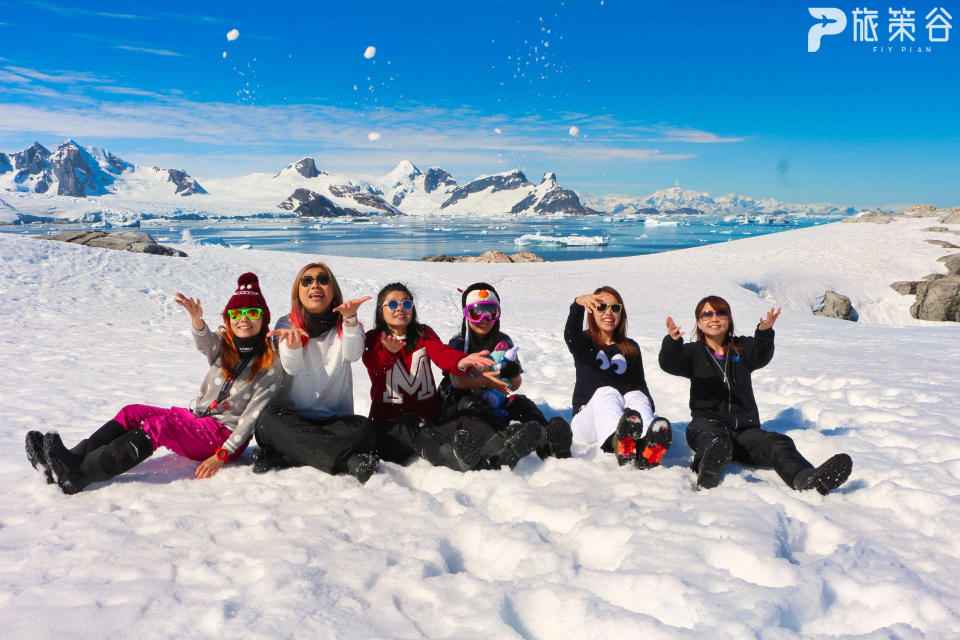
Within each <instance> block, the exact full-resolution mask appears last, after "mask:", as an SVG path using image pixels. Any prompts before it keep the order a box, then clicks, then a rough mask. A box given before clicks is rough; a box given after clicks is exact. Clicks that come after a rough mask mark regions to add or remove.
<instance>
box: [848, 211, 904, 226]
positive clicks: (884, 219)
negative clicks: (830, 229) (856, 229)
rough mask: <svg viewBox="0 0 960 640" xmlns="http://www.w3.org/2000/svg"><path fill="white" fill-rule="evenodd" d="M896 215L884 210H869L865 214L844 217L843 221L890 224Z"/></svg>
mask: <svg viewBox="0 0 960 640" xmlns="http://www.w3.org/2000/svg"><path fill="white" fill-rule="evenodd" d="M895 217H896V216H895V215H893V214H890V213H884V212H883V211H868V212H867V213H864V214H863V215H859V216H854V217H852V218H844V219H843V222H872V223H873V224H890V223H891V222H893V219H894V218H895Z"/></svg>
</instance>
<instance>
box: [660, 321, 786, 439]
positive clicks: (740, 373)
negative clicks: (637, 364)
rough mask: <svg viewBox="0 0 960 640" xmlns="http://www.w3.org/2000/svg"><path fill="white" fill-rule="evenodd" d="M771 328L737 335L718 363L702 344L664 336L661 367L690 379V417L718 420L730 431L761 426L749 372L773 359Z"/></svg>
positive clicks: (661, 349) (661, 347) (661, 348)
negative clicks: (732, 345)
mask: <svg viewBox="0 0 960 640" xmlns="http://www.w3.org/2000/svg"><path fill="white" fill-rule="evenodd" d="M773 335H774V332H773V329H766V330H761V329H757V331H756V333H755V334H754V336H753V337H752V338H748V337H744V336H738V337H737V338H735V344H736V345H737V347H738V348H739V349H740V355H739V356H738V355H736V354H735V353H733V352H732V351H730V352H728V353H727V357H726V358H724V360H723V361H722V362H721V361H718V360H717V359H716V358H715V357H714V356H713V353H712V352H711V351H710V348H709V347H708V346H707V345H705V344H703V343H702V342H689V343H687V344H684V343H683V339H682V338H680V339H678V340H674V339H673V338H671V337H670V336H669V335H667V336H664V338H663V344H662V345H661V346H660V368H661V369H663V370H664V371H666V372H667V373H671V374H673V375H675V376H683V377H684V378H690V413H691V415H692V416H693V417H695V418H698V417H703V418H709V419H712V420H719V421H720V422H723V423H724V424H726V425H727V426H729V427H730V428H732V429H735V430H738V429H748V428H752V427H759V426H760V412H759V411H758V410H757V401H756V400H754V398H753V385H752V384H751V382H750V373H751V372H753V371H755V370H757V369H760V368H761V367H765V366H766V365H767V364H768V363H769V362H770V360H771V359H772V358H773Z"/></svg>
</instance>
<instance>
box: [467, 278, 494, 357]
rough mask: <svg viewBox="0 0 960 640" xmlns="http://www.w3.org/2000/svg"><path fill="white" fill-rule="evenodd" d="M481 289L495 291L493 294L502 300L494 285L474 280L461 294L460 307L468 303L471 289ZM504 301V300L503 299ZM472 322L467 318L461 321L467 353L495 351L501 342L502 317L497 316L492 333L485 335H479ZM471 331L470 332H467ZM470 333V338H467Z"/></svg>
mask: <svg viewBox="0 0 960 640" xmlns="http://www.w3.org/2000/svg"><path fill="white" fill-rule="evenodd" d="M479 289H486V290H487V291H491V292H493V295H495V296H497V300H500V294H499V293H497V290H496V289H494V288H493V285H490V284H487V283H486V282H474V283H473V284H472V285H470V286H469V287H467V288H466V289H464V290H463V295H462V296H460V309H461V310H462V309H463V308H464V307H465V306H466V304H467V294H469V293H470V292H471V291H477V290H479ZM501 302H502V301H501ZM470 324H471V323H468V322H467V319H466V318H463V321H462V322H461V323H460V337H461V338H462V339H463V342H464V344H465V345H466V347H465V348H466V352H467V353H474V352H476V351H482V350H487V351H493V348H494V347H496V346H497V343H498V342H500V318H497V319H496V321H495V322H494V323H493V327H492V328H491V329H490V333H488V334H487V335H485V336H479V335H477V334H476V333H474V331H473V327H472V326H470ZM468 331H469V332H470V333H469V334H468V333H467V332H468ZM468 335H469V337H470V339H469V340H468V339H467V336H468Z"/></svg>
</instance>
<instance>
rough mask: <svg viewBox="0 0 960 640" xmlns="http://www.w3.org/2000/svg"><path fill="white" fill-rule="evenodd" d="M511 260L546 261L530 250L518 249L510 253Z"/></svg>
mask: <svg viewBox="0 0 960 640" xmlns="http://www.w3.org/2000/svg"><path fill="white" fill-rule="evenodd" d="M510 261H511V262H546V260H544V259H543V258H541V257H540V256H538V255H537V254H535V253H534V252H532V251H519V252H517V253H511V254H510Z"/></svg>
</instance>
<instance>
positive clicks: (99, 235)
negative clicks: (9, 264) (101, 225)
mask: <svg viewBox="0 0 960 640" xmlns="http://www.w3.org/2000/svg"><path fill="white" fill-rule="evenodd" d="M34 237H35V238H37V239H38V240H59V241H61V242H72V243H73V244H82V245H84V246H87V247H97V248H100V249H116V250H121V251H132V252H133V253H150V254H153V255H158V256H177V257H186V255H187V254H185V253H184V252H183V251H180V250H179V249H174V248H173V247H168V246H166V245H162V244H157V241H156V240H154V239H153V236H151V235H150V234H149V233H145V232H143V231H115V232H113V233H107V232H106V231H68V232H67V233H61V234H59V235H55V236H34Z"/></svg>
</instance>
